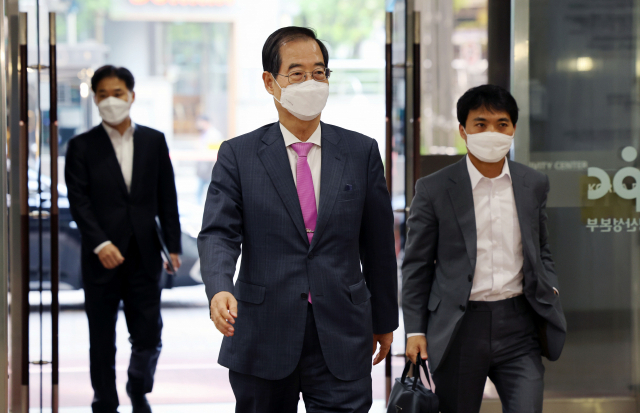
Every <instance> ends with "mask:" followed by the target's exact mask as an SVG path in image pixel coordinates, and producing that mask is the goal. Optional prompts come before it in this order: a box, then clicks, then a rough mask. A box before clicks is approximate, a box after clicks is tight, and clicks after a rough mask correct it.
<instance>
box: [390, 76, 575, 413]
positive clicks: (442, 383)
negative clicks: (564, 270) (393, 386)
mask: <svg viewBox="0 0 640 413" xmlns="http://www.w3.org/2000/svg"><path fill="white" fill-rule="evenodd" d="M457 111H458V120H459V122H460V134H461V136H462V137H463V138H464V139H465V141H466V143H467V148H468V152H469V153H468V155H467V156H466V157H465V158H464V159H462V160H461V161H459V162H457V163H456V164H454V165H451V166H449V167H447V168H444V169H442V170H441V171H439V172H437V173H434V174H433V175H430V176H428V177H425V178H422V179H420V180H418V182H417V184H416V195H415V198H414V199H413V202H412V204H411V212H410V214H409V219H408V221H407V226H408V238H407V244H406V250H405V259H404V264H403V268H402V273H403V286H402V297H403V302H402V308H403V312H404V323H405V331H406V332H407V337H408V339H407V348H406V354H407V356H408V357H409V358H411V360H413V361H414V362H415V360H416V357H417V356H418V354H419V355H420V356H421V357H422V358H423V359H427V358H428V359H429V365H430V368H431V370H432V372H433V379H434V382H435V385H436V393H437V395H438V397H439V399H440V408H441V412H442V413H453V412H456V413H470V412H478V411H479V410H480V405H481V403H482V394H483V389H484V385H485V382H486V379H487V377H490V378H491V380H492V381H493V383H494V384H495V385H496V388H497V390H498V394H499V395H500V399H501V401H502V406H503V411H504V412H506V413H527V412H541V411H542V398H543V396H542V393H543V378H544V366H543V365H542V355H544V356H546V357H547V358H548V359H549V360H552V361H553V360H557V359H558V357H560V353H561V351H562V347H563V345H564V340H565V335H566V321H565V317H564V314H563V312H562V307H561V305H560V298H559V291H558V289H559V287H558V278H557V277H556V274H555V270H554V264H553V260H552V258H551V252H550V249H549V244H548V242H547V213H546V204H547V194H548V192H549V179H548V178H547V177H546V176H545V175H543V174H541V173H539V172H536V171H535V170H533V169H531V168H529V167H526V166H524V165H521V164H519V163H516V162H512V161H509V160H507V159H506V155H507V153H508V152H509V149H510V148H511V144H512V140H513V136H514V134H515V130H516V123H517V121H518V106H517V104H516V101H515V99H514V98H513V97H512V96H511V94H510V93H509V92H507V91H506V90H504V89H502V88H500V87H498V86H491V85H484V86H479V87H476V88H473V89H470V90H469V91H467V92H466V93H465V94H464V95H463V96H462V97H461V98H460V100H459V101H458V107H457ZM425 335H426V337H425ZM427 352H428V353H427Z"/></svg>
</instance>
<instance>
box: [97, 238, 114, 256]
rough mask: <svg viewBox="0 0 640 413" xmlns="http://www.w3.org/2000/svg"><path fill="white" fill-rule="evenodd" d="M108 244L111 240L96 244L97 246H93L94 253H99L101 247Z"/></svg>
mask: <svg viewBox="0 0 640 413" xmlns="http://www.w3.org/2000/svg"><path fill="white" fill-rule="evenodd" d="M110 244H112V242H111V241H105V242H103V243H102V244H100V245H98V246H97V247H95V249H94V250H93V252H94V254H96V255H98V254H100V251H102V249H103V248H104V247H106V246H107V245H110Z"/></svg>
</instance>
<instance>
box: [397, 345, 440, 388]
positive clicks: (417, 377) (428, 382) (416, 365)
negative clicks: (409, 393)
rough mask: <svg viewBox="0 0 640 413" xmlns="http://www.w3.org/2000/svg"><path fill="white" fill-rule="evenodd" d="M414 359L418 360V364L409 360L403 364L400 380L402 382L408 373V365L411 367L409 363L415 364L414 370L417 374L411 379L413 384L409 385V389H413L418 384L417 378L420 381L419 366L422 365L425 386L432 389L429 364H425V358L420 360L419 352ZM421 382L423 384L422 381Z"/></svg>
mask: <svg viewBox="0 0 640 413" xmlns="http://www.w3.org/2000/svg"><path fill="white" fill-rule="evenodd" d="M416 360H417V361H418V364H413V363H412V362H411V360H409V361H407V364H405V366H404V370H403V371H402V377H401V378H400V382H401V383H402V384H404V382H405V380H406V379H407V374H409V367H411V365H414V366H415V369H414V371H415V372H416V373H417V374H416V379H415V380H414V381H413V385H412V386H411V390H413V391H415V390H416V387H417V385H418V380H420V383H422V378H421V377H420V367H422V369H423V370H424V375H425V377H426V378H427V386H428V387H429V390H431V391H433V387H434V386H433V378H432V377H431V372H430V371H429V366H428V365H427V362H426V361H425V360H422V357H420V353H418V356H417V357H416ZM422 384H423V385H424V383H422Z"/></svg>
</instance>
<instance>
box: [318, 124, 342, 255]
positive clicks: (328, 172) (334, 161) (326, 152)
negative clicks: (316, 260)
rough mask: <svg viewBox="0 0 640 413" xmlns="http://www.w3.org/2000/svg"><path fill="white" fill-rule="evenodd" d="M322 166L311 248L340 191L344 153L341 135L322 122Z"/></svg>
mask: <svg viewBox="0 0 640 413" xmlns="http://www.w3.org/2000/svg"><path fill="white" fill-rule="evenodd" d="M321 128H322V129H321V132H322V168H321V172H320V209H319V210H318V221H317V222H316V229H315V232H314V234H313V240H312V241H311V249H313V248H314V246H315V245H317V244H318V242H319V240H320V237H321V236H322V232H323V231H324V229H325V227H326V226H327V222H328V221H329V217H330V216H331V211H333V205H334V204H335V202H336V197H337V196H338V192H339V191H340V182H341V181H342V171H343V170H344V164H345V154H344V153H343V151H342V148H341V145H340V140H341V136H340V135H338V134H337V133H336V132H335V130H334V129H333V128H332V127H331V126H329V125H327V124H325V123H322V126H321Z"/></svg>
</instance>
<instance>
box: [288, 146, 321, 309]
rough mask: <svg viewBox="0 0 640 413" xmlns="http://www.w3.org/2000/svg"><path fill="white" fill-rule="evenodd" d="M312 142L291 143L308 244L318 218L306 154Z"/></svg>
mask: <svg viewBox="0 0 640 413" xmlns="http://www.w3.org/2000/svg"><path fill="white" fill-rule="evenodd" d="M313 145H314V144H313V143H306V142H305V143H303V142H301V143H294V144H292V145H291V147H292V148H293V150H294V151H296V153H297V154H298V163H297V165H296V174H297V179H296V186H297V189H298V199H299V200H300V207H301V208H302V218H303V219H304V226H305V228H306V230H307V238H309V244H311V240H312V239H313V232H314V231H315V229H316V221H317V219H318V208H317V206H316V193H315V190H314V189H313V178H312V176H311V168H310V167H309V162H307V155H308V154H309V151H310V150H311V148H312V147H313ZM309 302H311V291H309Z"/></svg>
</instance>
